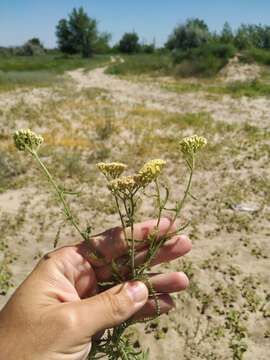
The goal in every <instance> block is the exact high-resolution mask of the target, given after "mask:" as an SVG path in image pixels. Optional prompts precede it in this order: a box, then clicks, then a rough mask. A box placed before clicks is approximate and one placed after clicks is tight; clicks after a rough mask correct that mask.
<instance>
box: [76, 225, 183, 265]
mask: <svg viewBox="0 0 270 360" xmlns="http://www.w3.org/2000/svg"><path fill="white" fill-rule="evenodd" d="M156 225H157V220H147V221H145V222H142V223H138V224H135V225H134V233H133V236H134V240H135V248H136V249H143V248H146V247H147V245H148V243H149V235H150V234H151V233H152V232H153V231H155V229H156V230H157V231H158V234H157V237H158V238H160V237H161V236H163V235H166V234H167V233H168V231H170V232H174V231H175V229H176V227H175V225H174V224H172V222H171V220H170V219H168V218H162V219H161V220H160V223H159V227H158V229H157V228H156ZM126 235H127V238H128V239H130V238H131V228H130V227H128V228H126ZM129 248H130V245H129V244H128V242H127V240H126V239H125V235H124V231H123V228H121V227H115V228H112V229H109V230H106V231H104V232H102V233H100V234H97V235H95V236H93V237H91V238H90V239H89V241H85V242H84V243H82V244H81V245H79V251H80V252H81V253H82V254H83V256H84V257H86V258H87V259H89V261H90V262H91V264H92V265H93V266H96V267H100V266H104V265H105V264H109V263H111V262H112V260H115V259H117V258H119V257H120V256H123V255H125V254H126V253H127V252H128V250H129Z"/></svg>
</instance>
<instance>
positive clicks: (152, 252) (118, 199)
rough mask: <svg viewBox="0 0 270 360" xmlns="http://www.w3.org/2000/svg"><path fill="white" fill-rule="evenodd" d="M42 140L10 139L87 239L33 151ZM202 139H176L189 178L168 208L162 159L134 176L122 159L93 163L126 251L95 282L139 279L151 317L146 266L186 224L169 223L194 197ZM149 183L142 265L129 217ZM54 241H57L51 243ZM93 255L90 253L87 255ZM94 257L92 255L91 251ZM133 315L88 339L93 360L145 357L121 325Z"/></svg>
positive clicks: (22, 135) (26, 133) (28, 135)
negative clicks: (151, 222)
mask: <svg viewBox="0 0 270 360" xmlns="http://www.w3.org/2000/svg"><path fill="white" fill-rule="evenodd" d="M42 142H43V138H42V137H41V136H40V135H37V134H35V133H34V132H32V131H31V130H29V129H26V130H25V129H22V130H18V131H16V132H15V134H14V143H15V146H16V147H17V149H18V150H20V151H25V152H27V153H29V154H30V155H31V156H32V157H33V158H34V159H35V160H36V161H37V163H38V165H39V166H40V168H41V170H42V172H43V173H44V175H45V176H46V178H47V179H48V181H49V182H50V183H51V185H52V187H53V188H54V190H55V192H56V194H57V195H58V199H59V201H60V203H61V204H62V206H63V209H64V214H65V217H66V219H67V221H69V222H70V223H71V225H72V226H73V227H74V228H75V229H76V231H77V232H78V233H79V234H80V236H81V237H82V239H83V240H84V241H88V242H90V243H91V239H92V237H91V233H90V228H89V227H87V229H85V230H83V229H81V228H80V225H79V222H78V220H77V218H76V217H75V216H74V215H73V213H72V211H71V209H70V207H69V205H68V202H67V199H66V196H67V195H69V194H72V193H71V192H69V191H66V190H64V189H63V188H62V187H61V186H59V185H58V184H57V183H56V181H55V180H54V179H53V176H52V175H51V173H50V172H49V170H48V169H47V167H46V166H45V164H44V163H43V161H42V160H41V158H40V157H39V154H38V150H39V147H40V146H41V144H42ZM206 144H207V141H206V139H205V138H203V137H200V136H197V135H194V136H190V137H186V138H184V139H182V140H180V141H179V151H180V153H182V155H183V156H184V159H185V161H186V164H187V168H188V171H189V177H188V181H187V185H186V189H185V191H184V193H183V195H182V197H181V198H180V199H179V200H177V201H176V202H175V205H174V206H173V207H172V208H168V206H167V204H168V202H169V200H170V193H169V189H168V188H167V187H166V186H165V185H162V183H161V181H160V175H161V174H162V172H163V170H164V167H165V165H166V161H164V160H162V159H154V160H150V161H148V162H147V163H146V164H144V165H143V166H142V168H141V169H140V170H139V171H138V172H136V173H135V174H133V175H124V172H125V171H126V170H127V166H126V165H125V164H122V163H118V162H112V163H98V164H97V167H98V169H99V170H100V172H101V173H102V174H103V176H105V179H106V181H107V188H108V191H110V193H111V195H112V197H113V199H114V202H115V206H116V210H117V212H118V215H119V219H120V222H121V227H122V231H123V235H124V240H125V242H126V244H127V245H128V249H129V251H128V256H127V259H126V262H125V263H124V264H117V263H116V262H115V261H114V260H112V263H111V267H112V272H113V276H112V280H111V281H110V282H109V283H100V284H99V285H100V287H101V288H103V289H104V290H105V289H107V288H110V287H113V286H115V285H117V284H119V283H122V282H124V281H128V280H140V281H143V282H144V283H145V284H146V285H147V287H148V290H149V294H150V296H151V297H152V298H153V299H154V301H155V306H156V316H158V315H159V314H160V306H159V300H158V296H157V294H156V293H155V290H154V289H153V286H152V284H151V281H150V276H149V269H150V264H151V263H152V261H153V259H154V258H155V256H156V255H157V253H158V251H159V249H160V248H161V247H162V246H163V245H164V244H165V243H166V241H167V240H169V239H170V238H171V237H172V236H173V235H176V234H178V233H179V232H181V231H182V230H183V229H184V228H185V227H186V226H187V225H188V224H184V225H183V226H180V227H178V228H177V229H176V230H175V231H172V225H173V224H174V223H175V221H176V219H177V218H178V217H179V215H180V212H181V210H182V208H183V206H184V203H185V201H186V199H187V198H188V196H191V197H193V195H192V194H191V192H190V188H191V182H192V177H193V173H194V168H195V159H196V156H197V153H198V152H199V151H200V150H201V149H202V148H203V147H204V146H205V145H206ZM150 184H152V187H151V189H154V192H153V194H152V195H151V196H152V197H153V198H154V199H155V203H156V208H157V223H156V226H155V228H154V230H153V231H152V232H151V233H150V234H149V235H148V239H147V240H148V244H149V247H148V249H147V251H146V256H145V259H144V261H143V263H141V264H136V262H135V258H136V254H137V252H136V246H135V245H136V242H137V239H136V238H135V236H134V222H135V216H136V211H137V208H138V200H139V199H140V196H141V195H142V194H144V193H145V191H146V189H147V188H148V186H149V185H150ZM164 211H166V212H167V213H170V215H171V224H172V225H171V227H170V228H169V229H168V230H167V232H166V234H164V235H163V236H161V237H160V236H159V235H158V234H159V226H160V221H161V217H162V215H163V212H164ZM55 245H56V244H55ZM91 256H92V254H91ZM93 256H95V254H93ZM122 267H125V268H126V269H128V271H127V272H125V275H123V271H121V269H122ZM152 319H153V317H152V318H145V319H142V320H140V321H143V322H147V321H150V320H152ZM134 322H135V321H134V320H128V321H126V322H125V323H123V324H121V325H120V326H117V327H115V328H114V329H110V330H107V332H106V333H105V334H104V335H103V337H102V338H101V339H99V340H93V343H92V348H91V352H90V354H89V359H91V360H97V359H102V358H106V357H107V358H108V359H109V360H118V359H123V360H131V359H135V360H146V359H148V358H149V352H141V351H137V350H136V349H134V347H133V346H132V344H131V343H130V341H129V338H128V337H127V336H125V334H124V333H125V330H126V329H127V328H128V327H129V326H130V325H132V324H134Z"/></svg>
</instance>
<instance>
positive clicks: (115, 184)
mask: <svg viewBox="0 0 270 360" xmlns="http://www.w3.org/2000/svg"><path fill="white" fill-rule="evenodd" d="M138 188H139V182H138V176H137V175H134V176H122V177H120V178H118V179H113V180H111V181H110V182H109V183H108V189H109V190H110V191H111V192H112V193H113V194H118V193H119V192H120V193H132V192H133V191H134V190H136V189H138Z"/></svg>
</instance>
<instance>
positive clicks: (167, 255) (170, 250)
mask: <svg viewBox="0 0 270 360" xmlns="http://www.w3.org/2000/svg"><path fill="white" fill-rule="evenodd" d="M191 247H192V244H191V241H190V239H189V238H188V237H187V236H185V235H179V236H175V237H173V238H172V239H170V240H168V241H167V242H166V243H165V244H164V245H163V246H162V247H161V248H160V249H159V251H158V252H157V255H156V256H155V257H154V259H153V260H152V261H151V264H150V266H154V265H159V264H162V263H165V262H169V261H172V260H175V259H177V258H179V257H181V256H184V255H185V254H187V253H188V252H189V251H190V250H191ZM146 255H147V250H142V251H140V252H139V253H138V254H137V256H136V259H135V262H136V265H140V264H143V263H144V262H145V259H146Z"/></svg>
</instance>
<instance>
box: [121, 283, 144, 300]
mask: <svg viewBox="0 0 270 360" xmlns="http://www.w3.org/2000/svg"><path fill="white" fill-rule="evenodd" d="M126 290H127V293H128V295H129V296H130V298H131V300H132V301H134V302H136V303H140V302H142V301H144V300H146V299H147V297H148V290H147V287H146V286H145V285H144V283H142V282H140V281H133V282H129V283H127V285H126Z"/></svg>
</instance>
